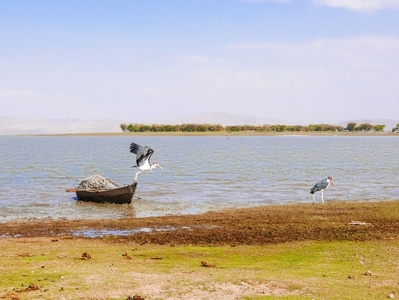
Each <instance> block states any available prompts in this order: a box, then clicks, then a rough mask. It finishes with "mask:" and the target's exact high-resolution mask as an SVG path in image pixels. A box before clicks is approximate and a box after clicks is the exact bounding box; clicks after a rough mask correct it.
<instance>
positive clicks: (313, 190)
mask: <svg viewBox="0 0 399 300" xmlns="http://www.w3.org/2000/svg"><path fill="white" fill-rule="evenodd" d="M330 184H332V185H333V186H335V183H334V181H333V179H332V178H331V177H330V176H328V177H327V178H326V179H323V180H322V181H320V182H318V183H316V184H315V185H314V187H312V188H311V190H310V193H311V194H312V196H313V204H314V202H315V200H314V193H316V192H319V191H321V202H322V203H324V197H323V191H324V190H325V189H326V188H328V187H329V186H330Z"/></svg>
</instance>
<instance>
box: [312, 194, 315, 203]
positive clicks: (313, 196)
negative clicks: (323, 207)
mask: <svg viewBox="0 0 399 300" xmlns="http://www.w3.org/2000/svg"><path fill="white" fill-rule="evenodd" d="M312 197H313V204H314V202H315V201H314V194H312Z"/></svg>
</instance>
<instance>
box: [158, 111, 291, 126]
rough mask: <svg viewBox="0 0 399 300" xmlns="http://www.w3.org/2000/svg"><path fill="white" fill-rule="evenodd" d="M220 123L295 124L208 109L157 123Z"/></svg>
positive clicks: (230, 124) (229, 124)
mask: <svg viewBox="0 0 399 300" xmlns="http://www.w3.org/2000/svg"><path fill="white" fill-rule="evenodd" d="M188 123H194V124H220V125H222V126H233V125H254V126H257V125H265V124H268V125H277V124H284V125H295V124H293V123H292V122H289V121H286V120H279V119H273V118H258V117H253V116H246V115H239V114H230V113H222V112H215V111H207V112H205V113H203V114H200V115H196V116H193V117H186V118H178V119H169V120H163V121H160V122H156V123H155V124H168V125H175V124H188Z"/></svg>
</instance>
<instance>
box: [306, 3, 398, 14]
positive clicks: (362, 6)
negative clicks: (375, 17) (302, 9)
mask: <svg viewBox="0 0 399 300" xmlns="http://www.w3.org/2000/svg"><path fill="white" fill-rule="evenodd" d="M313 2H314V3H315V4H319V5H327V6H330V7H341V8H345V9H349V10H354V11H360V12H374V11H376V10H381V9H399V0H313Z"/></svg>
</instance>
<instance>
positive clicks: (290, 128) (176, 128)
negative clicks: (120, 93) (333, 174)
mask: <svg viewBox="0 0 399 300" xmlns="http://www.w3.org/2000/svg"><path fill="white" fill-rule="evenodd" d="M120 127H121V129H122V131H123V132H227V133H234V132H261V133H262V132H384V128H385V125H372V124H369V123H364V124H360V125H358V124H357V123H348V125H347V126H346V127H343V126H336V125H330V124H311V125H308V126H303V125H259V126H253V125H234V126H222V125H220V124H180V125H161V124H153V125H145V124H137V123H136V124H129V125H128V124H121V125H120ZM398 131H399V124H397V126H396V127H395V128H393V129H392V132H398Z"/></svg>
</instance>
